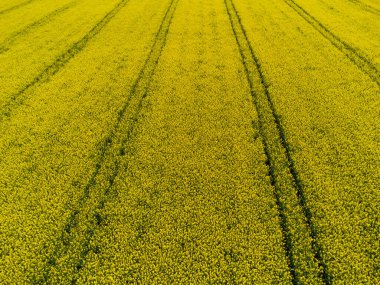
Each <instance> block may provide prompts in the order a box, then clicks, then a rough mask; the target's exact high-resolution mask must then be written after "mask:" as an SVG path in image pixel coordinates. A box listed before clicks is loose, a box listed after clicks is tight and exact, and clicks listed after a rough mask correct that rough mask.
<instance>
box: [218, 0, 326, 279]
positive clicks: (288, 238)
mask: <svg viewBox="0 0 380 285" xmlns="http://www.w3.org/2000/svg"><path fill="white" fill-rule="evenodd" d="M224 2H225V5H226V9H227V12H228V15H229V18H230V22H231V27H232V30H233V33H234V35H235V38H236V42H237V45H238V47H239V51H240V55H241V57H242V60H243V65H244V69H245V73H246V76H247V80H248V83H249V86H250V90H251V95H252V97H253V102H254V105H255V108H256V110H257V113H258V116H259V132H260V135H261V138H262V143H263V147H264V153H265V155H266V164H267V166H268V172H269V173H268V174H269V176H270V179H271V184H272V186H273V189H274V196H275V199H276V204H277V207H278V212H279V218H280V226H281V229H282V234H283V239H284V250H285V253H286V256H287V259H288V266H289V270H290V273H291V276H292V283H293V284H302V282H301V281H300V279H299V277H298V275H299V272H298V271H299V270H298V268H297V266H296V264H295V257H294V253H293V251H294V246H295V245H294V243H293V238H292V234H291V233H290V231H289V225H288V217H287V213H286V209H285V205H284V204H283V202H282V197H281V192H282V191H280V190H281V186H280V185H279V183H278V181H277V180H278V174H276V169H275V165H274V155H273V154H272V153H273V147H271V141H270V138H268V137H267V136H266V135H265V131H264V128H265V120H267V119H265V113H268V114H270V116H271V119H270V120H272V122H274V126H275V128H276V130H273V131H274V132H276V133H277V136H278V137H279V138H280V141H281V147H282V148H283V152H284V153H285V155H286V165H287V168H288V170H289V172H290V174H291V177H292V180H293V188H294V191H296V193H297V197H298V203H299V205H300V207H301V209H302V212H303V215H304V216H305V220H306V223H307V227H308V231H309V235H310V238H311V240H312V241H311V248H312V250H313V252H314V257H315V259H316V260H317V262H318V267H319V268H320V269H321V273H322V274H321V275H322V276H321V280H322V282H323V283H325V284H331V279H332V277H331V275H330V273H329V270H328V267H327V264H326V262H325V261H324V260H323V257H322V248H321V247H320V245H319V244H318V242H317V234H316V229H315V225H314V223H313V220H312V212H311V210H310V208H309V206H308V204H307V199H306V195H305V192H304V186H303V183H302V181H301V179H300V177H299V174H298V172H297V170H296V167H295V163H294V160H293V158H292V156H291V150H290V146H289V144H288V142H287V139H286V136H285V130H284V128H283V126H282V123H281V121H280V117H279V115H278V113H277V111H276V110H275V106H274V103H273V100H272V98H271V96H270V93H269V90H268V84H267V83H266V80H265V77H264V73H263V70H262V67H261V64H260V62H259V59H258V57H257V55H256V54H255V52H254V50H253V48H252V45H251V43H250V41H249V39H248V37H247V33H246V31H245V28H244V26H243V24H242V22H241V19H240V16H239V14H238V12H237V10H236V7H235V5H234V4H233V2H232V0H224ZM244 50H246V51H244ZM248 57H249V60H250V61H251V62H253V63H254V65H253V66H252V65H250V64H248V62H247V61H248V60H247V59H248ZM251 76H256V77H257V81H258V82H260V85H261V86H260V89H262V92H261V93H265V94H260V91H257V90H256V89H257V88H258V86H255V84H254V82H253V81H252V79H251ZM259 100H264V101H267V104H268V106H269V107H268V110H262V106H261V105H260V104H259V103H258V101H259ZM297 272H298V273H297Z"/></svg>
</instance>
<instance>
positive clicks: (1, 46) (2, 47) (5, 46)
mask: <svg viewBox="0 0 380 285" xmlns="http://www.w3.org/2000/svg"><path fill="white" fill-rule="evenodd" d="M75 4H77V0H75V1H72V2H70V3H68V4H66V5H64V6H63V7H60V8H58V9H56V10H54V11H53V12H51V13H49V14H47V15H45V16H43V17H42V18H41V19H39V20H37V21H35V22H33V23H31V24H29V25H27V26H26V27H24V28H23V29H21V30H20V31H17V32H15V33H13V34H12V35H10V36H9V37H8V38H6V39H5V40H4V41H3V42H2V43H0V54H2V53H4V52H6V51H8V50H9V48H10V47H11V45H12V44H13V43H14V42H15V41H16V40H18V39H19V38H21V37H23V36H25V35H27V34H28V33H30V32H31V31H33V30H34V29H36V28H38V27H41V26H43V25H45V24H48V23H49V22H50V21H52V20H53V19H54V18H55V17H57V16H58V15H60V14H62V13H63V12H64V11H66V10H68V9H69V8H71V7H73V6H74V5H75Z"/></svg>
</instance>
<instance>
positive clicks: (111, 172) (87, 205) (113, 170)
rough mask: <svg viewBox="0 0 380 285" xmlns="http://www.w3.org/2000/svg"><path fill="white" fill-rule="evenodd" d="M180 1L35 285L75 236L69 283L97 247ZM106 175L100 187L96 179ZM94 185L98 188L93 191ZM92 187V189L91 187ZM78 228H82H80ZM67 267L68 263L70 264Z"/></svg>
mask: <svg viewBox="0 0 380 285" xmlns="http://www.w3.org/2000/svg"><path fill="white" fill-rule="evenodd" d="M178 1H179V0H172V1H171V2H170V4H169V7H168V9H167V11H166V13H165V16H164V17H163V20H162V22H161V24H160V27H159V29H158V31H157V33H156V35H155V39H154V42H153V45H152V47H151V50H150V52H149V54H148V57H147V58H146V60H145V62H144V65H143V67H142V69H141V70H140V72H139V74H138V76H137V78H136V80H135V82H134V84H133V85H132V87H131V90H130V92H129V94H128V97H127V98H126V101H125V103H124V105H123V106H122V108H121V109H120V110H119V112H118V114H117V119H116V121H115V123H114V125H113V127H112V129H111V131H110V133H109V134H108V135H107V136H106V137H105V138H104V140H103V141H102V144H101V145H102V147H101V149H100V155H99V159H98V161H97V163H96V168H95V169H94V171H93V173H92V175H91V177H90V179H89V181H88V182H87V184H86V185H85V187H84V188H83V193H82V196H81V198H80V199H79V201H78V203H77V206H76V208H75V209H74V210H73V211H72V213H71V214H70V216H69V218H68V220H67V222H66V224H65V226H64V228H63V229H62V233H61V235H60V237H59V239H58V241H57V243H56V246H55V249H54V251H53V253H52V254H51V256H49V257H48V258H47V260H46V267H45V269H44V272H42V274H41V276H39V277H38V278H36V279H35V280H34V283H37V284H41V283H42V284H51V280H50V279H51V277H52V270H53V269H54V268H55V267H57V266H58V263H59V262H58V261H59V260H60V258H62V257H64V256H67V255H70V254H69V253H70V252H71V251H73V249H72V245H73V244H74V239H75V237H76V236H84V238H82V240H81V241H80V244H79V245H75V244H74V247H75V248H76V249H78V248H79V251H74V253H75V256H70V259H72V260H74V263H70V264H72V265H73V268H71V270H72V271H73V277H72V278H71V280H70V282H71V284H76V283H77V279H78V276H79V272H80V271H81V269H82V268H83V267H84V263H85V260H86V258H87V255H88V254H89V253H90V252H91V251H93V252H95V253H96V251H97V250H96V249H94V248H91V246H90V242H91V240H92V237H93V235H94V233H95V231H96V229H97V228H99V227H100V226H101V225H102V224H103V222H104V216H103V215H102V209H103V208H104V206H105V204H106V203H107V202H108V200H109V199H110V198H111V197H112V195H115V193H114V192H113V190H114V191H115V189H113V187H114V181H115V179H116V177H117V176H118V174H119V171H120V168H121V165H122V164H123V163H124V164H125V163H126V164H128V161H127V159H126V156H127V155H128V150H127V149H126V148H127V144H128V143H129V141H130V139H131V137H132V134H133V132H134V129H135V126H136V122H137V121H138V117H139V115H140V112H141V109H142V106H143V101H144V98H146V96H147V93H148V88H149V85H150V81H151V78H152V76H153V74H154V71H155V69H156V66H157V64H158V61H159V58H160V56H161V53H162V50H163V48H164V47H165V44H166V39H167V35H168V32H169V28H170V25H171V22H172V19H173V16H174V13H175V10H176V7H177V4H178ZM102 177H104V178H106V181H103V182H104V183H102V185H101V186H100V185H99V183H98V179H99V178H102ZM95 188H101V189H98V190H96V189H95ZM94 189H95V190H94ZM92 190H94V191H95V192H96V191H100V192H99V195H98V196H97V197H96V199H95V201H91V196H94V193H92ZM79 228H81V229H79ZM75 231H80V233H78V232H75ZM69 266H70V265H69Z"/></svg>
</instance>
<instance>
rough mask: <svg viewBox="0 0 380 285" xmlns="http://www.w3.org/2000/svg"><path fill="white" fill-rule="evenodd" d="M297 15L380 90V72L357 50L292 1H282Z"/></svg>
mask: <svg viewBox="0 0 380 285" xmlns="http://www.w3.org/2000/svg"><path fill="white" fill-rule="evenodd" d="M284 1H285V3H286V4H288V6H289V7H291V8H292V9H293V10H294V11H295V12H296V13H297V14H298V15H300V16H301V17H302V18H303V19H304V20H305V21H306V22H308V23H309V24H310V25H311V26H312V27H313V28H314V29H315V30H316V31H318V32H319V33H320V34H321V35H322V36H323V37H324V38H326V39H327V40H328V41H330V43H331V44H332V45H333V46H335V47H336V48H337V49H338V50H340V51H341V52H342V53H343V54H344V55H345V56H346V57H347V58H348V59H349V60H350V61H351V62H352V63H354V64H355V65H356V66H357V67H358V68H359V69H360V70H361V71H362V72H364V73H365V74H367V75H368V76H369V77H370V78H371V79H372V81H373V82H375V83H376V84H377V86H378V87H379V88H380V71H379V70H378V69H377V68H376V66H375V65H374V64H373V63H372V62H371V61H370V60H369V59H368V58H367V57H365V56H364V55H361V52H359V50H358V49H355V48H353V47H352V46H350V45H349V44H348V43H346V42H344V41H343V40H341V39H340V38H339V37H338V36H337V35H335V34H333V33H332V32H331V31H330V30H329V29H328V28H327V27H326V26H324V25H323V24H322V23H321V22H319V21H318V20H317V19H316V18H314V17H313V16H312V15H310V14H309V13H308V12H307V11H306V10H305V9H303V8H302V7H301V6H300V5H298V4H297V3H296V2H295V1H293V0H284Z"/></svg>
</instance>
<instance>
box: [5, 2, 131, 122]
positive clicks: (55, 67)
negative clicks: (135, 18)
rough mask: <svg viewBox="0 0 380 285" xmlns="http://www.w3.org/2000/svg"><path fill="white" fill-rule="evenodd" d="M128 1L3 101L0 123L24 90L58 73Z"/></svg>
mask: <svg viewBox="0 0 380 285" xmlns="http://www.w3.org/2000/svg"><path fill="white" fill-rule="evenodd" d="M128 2H129V0H121V1H120V2H119V3H118V4H117V5H116V6H115V7H114V8H113V9H112V10H111V11H110V12H108V13H107V14H106V15H105V16H104V17H103V18H102V19H101V20H100V21H99V22H97V23H96V25H95V26H93V27H92V29H91V30H90V31H88V32H87V33H86V34H85V35H84V36H83V37H82V38H81V39H80V40H79V41H77V42H75V43H74V44H73V45H72V46H71V47H70V48H69V49H68V50H66V51H65V52H64V53H62V54H61V55H59V56H58V57H56V58H55V60H54V61H53V63H52V64H50V65H49V66H48V67H46V68H45V69H44V70H43V71H42V72H40V73H39V74H38V75H37V76H36V77H35V78H34V79H32V80H31V81H30V82H29V83H27V84H26V85H25V86H24V87H22V88H21V89H20V90H19V91H17V92H16V93H14V94H13V95H11V97H10V100H8V102H7V103H5V104H4V105H3V106H2V108H1V111H0V123H1V122H2V121H3V120H4V118H7V117H10V116H11V114H12V112H13V110H14V109H15V108H17V107H18V106H20V105H22V104H23V103H24V101H25V100H26V99H27V96H25V95H26V94H25V93H26V92H27V91H28V90H29V89H30V88H32V87H34V86H36V85H38V84H41V83H43V82H46V81H48V80H49V79H50V78H51V77H53V76H54V75H55V74H56V73H58V72H59V71H60V70H61V69H62V68H63V67H65V66H66V64H67V63H68V62H69V61H70V60H72V59H73V58H74V57H75V56H76V55H77V54H78V53H80V52H81V51H82V50H83V49H84V48H85V47H86V46H87V44H88V43H89V42H90V41H91V39H92V38H94V37H95V36H96V35H97V34H99V33H100V31H101V30H102V29H103V28H104V27H105V26H106V25H107V24H108V23H109V22H110V21H111V20H112V18H113V17H114V16H115V15H116V14H117V13H118V12H119V11H120V10H121V9H122V8H123V7H124V6H125V5H126V4H127V3H128Z"/></svg>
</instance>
